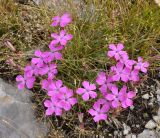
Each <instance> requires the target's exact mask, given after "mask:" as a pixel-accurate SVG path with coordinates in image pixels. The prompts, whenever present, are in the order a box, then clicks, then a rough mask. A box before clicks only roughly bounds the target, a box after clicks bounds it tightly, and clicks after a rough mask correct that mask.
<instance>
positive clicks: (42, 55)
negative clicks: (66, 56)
mask: <svg viewBox="0 0 160 138" xmlns="http://www.w3.org/2000/svg"><path fill="white" fill-rule="evenodd" d="M34 55H35V56H36V58H32V61H31V63H32V64H34V65H36V66H37V67H42V66H43V65H44V63H48V60H49V59H48V57H49V52H41V51H40V50H36V51H35V53H34Z"/></svg>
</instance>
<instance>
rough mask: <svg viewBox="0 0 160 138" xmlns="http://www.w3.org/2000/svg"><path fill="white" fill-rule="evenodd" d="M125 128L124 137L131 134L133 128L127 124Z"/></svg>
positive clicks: (124, 125)
mask: <svg viewBox="0 0 160 138" xmlns="http://www.w3.org/2000/svg"><path fill="white" fill-rule="evenodd" d="M123 127H124V130H123V135H127V134H129V132H130V131H131V128H130V127H129V126H127V125H126V124H123Z"/></svg>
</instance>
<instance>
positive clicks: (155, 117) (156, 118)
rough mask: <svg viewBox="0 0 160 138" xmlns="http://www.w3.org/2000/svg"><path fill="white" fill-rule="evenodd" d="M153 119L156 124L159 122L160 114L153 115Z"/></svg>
mask: <svg viewBox="0 0 160 138" xmlns="http://www.w3.org/2000/svg"><path fill="white" fill-rule="evenodd" d="M153 120H154V121H155V122H156V123H157V124H160V116H153Z"/></svg>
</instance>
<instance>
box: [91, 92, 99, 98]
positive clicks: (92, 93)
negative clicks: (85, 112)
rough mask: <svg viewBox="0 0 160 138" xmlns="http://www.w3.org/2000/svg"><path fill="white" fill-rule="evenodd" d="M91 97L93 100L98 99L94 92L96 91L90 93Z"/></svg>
mask: <svg viewBox="0 0 160 138" xmlns="http://www.w3.org/2000/svg"><path fill="white" fill-rule="evenodd" d="M89 95H90V96H91V97H92V98H96V97H97V93H96V92H94V91H89Z"/></svg>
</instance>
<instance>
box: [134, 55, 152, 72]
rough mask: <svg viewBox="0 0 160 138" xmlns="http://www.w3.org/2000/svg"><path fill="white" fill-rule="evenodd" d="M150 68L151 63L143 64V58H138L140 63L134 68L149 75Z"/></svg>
mask: <svg viewBox="0 0 160 138" xmlns="http://www.w3.org/2000/svg"><path fill="white" fill-rule="evenodd" d="M148 67H149V63H148V62H143V59H142V58H141V57H138V63H137V64H136V65H135V66H134V68H135V69H137V70H140V71H142V72H144V73H147V68H148Z"/></svg>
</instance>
